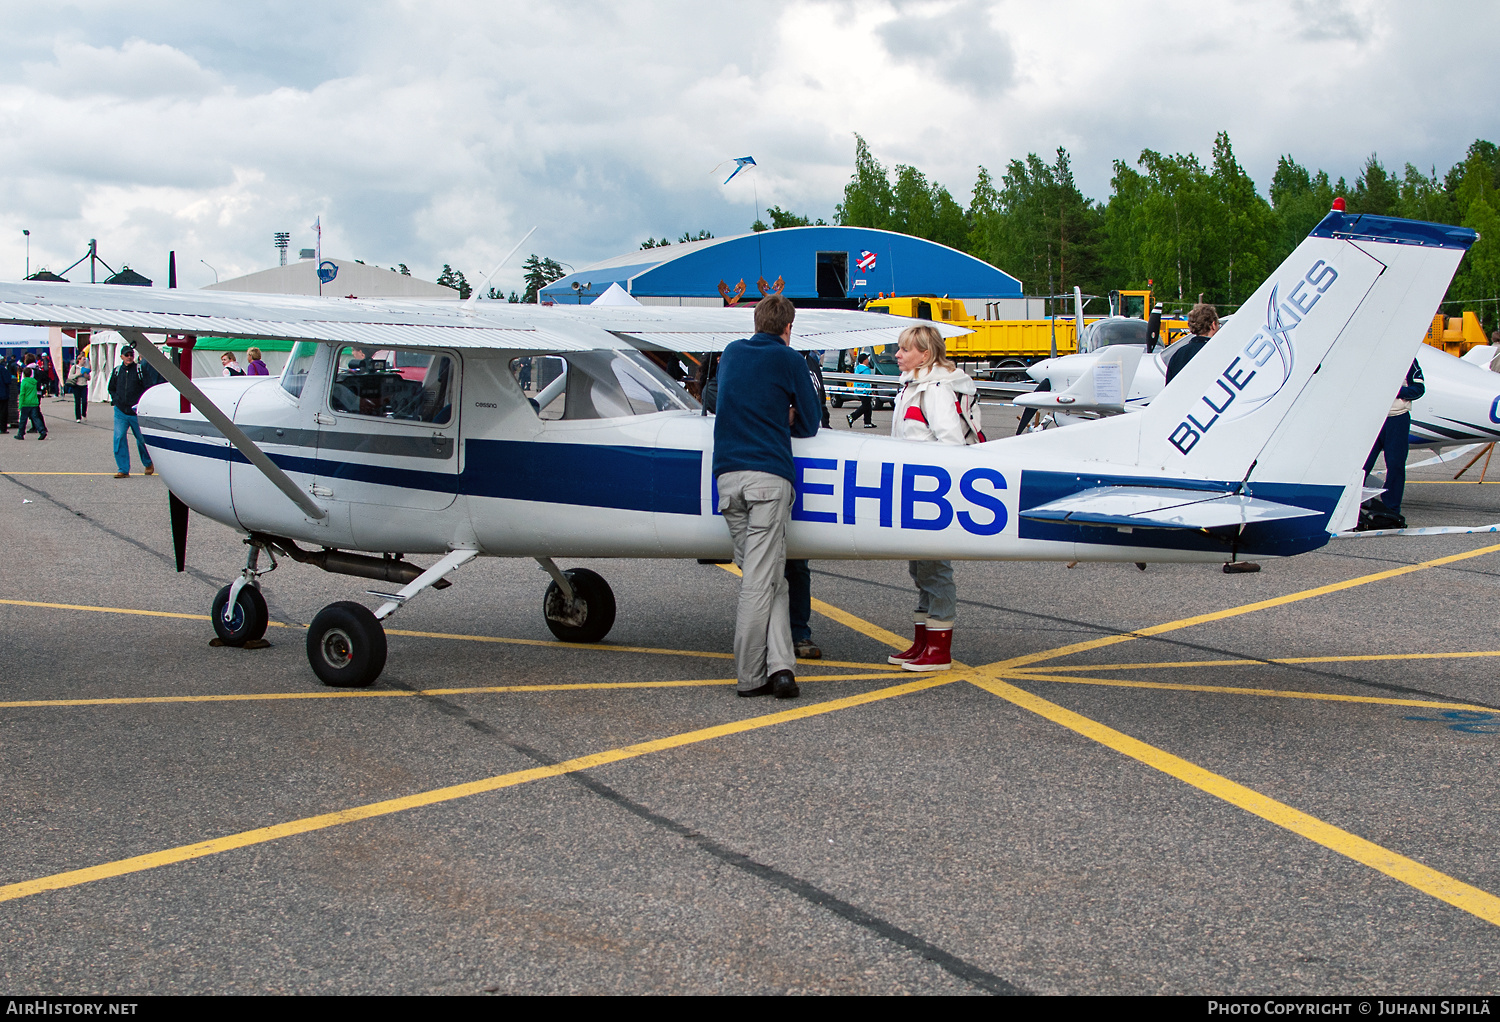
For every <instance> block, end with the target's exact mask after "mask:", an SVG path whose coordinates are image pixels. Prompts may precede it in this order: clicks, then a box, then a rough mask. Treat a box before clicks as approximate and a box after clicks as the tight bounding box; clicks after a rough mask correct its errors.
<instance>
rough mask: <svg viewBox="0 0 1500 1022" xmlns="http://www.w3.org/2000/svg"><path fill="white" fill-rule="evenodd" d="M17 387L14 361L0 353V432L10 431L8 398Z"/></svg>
mask: <svg viewBox="0 0 1500 1022" xmlns="http://www.w3.org/2000/svg"><path fill="white" fill-rule="evenodd" d="M16 389H17V384H16V372H15V363H14V362H12V361H11V360H10V356H9V355H0V433H9V432H10V398H11V392H12V391H14V390H16Z"/></svg>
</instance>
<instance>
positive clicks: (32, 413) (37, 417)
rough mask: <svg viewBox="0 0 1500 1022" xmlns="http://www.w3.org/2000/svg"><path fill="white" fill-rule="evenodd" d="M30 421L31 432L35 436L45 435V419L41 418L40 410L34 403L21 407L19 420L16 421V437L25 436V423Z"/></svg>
mask: <svg viewBox="0 0 1500 1022" xmlns="http://www.w3.org/2000/svg"><path fill="white" fill-rule="evenodd" d="M28 422H29V423H31V429H32V432H34V433H36V435H37V436H46V435H47V421H46V420H45V419H43V418H42V410H41V409H40V408H39V407H37V406H36V405H28V406H27V407H25V408H22V409H21V421H20V422H18V423H16V438H17V439H21V438H23V437H25V436H26V424H27V423H28Z"/></svg>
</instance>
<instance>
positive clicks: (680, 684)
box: [0, 671, 892, 705]
mask: <svg viewBox="0 0 1500 1022" xmlns="http://www.w3.org/2000/svg"><path fill="white" fill-rule="evenodd" d="M891 677H892V675H891V672H890V671H879V672H877V673H871V674H806V675H804V674H799V675H797V682H798V683H799V684H800V683H802V682H804V681H870V680H874V679H882V678H883V679H886V680H890V678H891ZM735 683H736V679H734V678H705V679H702V680H695V681H601V682H587V681H580V682H572V683H568V684H559V685H496V686H493V687H488V688H429V689H424V690H423V691H422V692H420V693H416V694H418V695H424V696H448V695H463V694H466V693H473V694H481V695H482V694H484V693H489V692H579V691H586V690H590V689H621V688H693V687H708V686H713V685H733V684H735ZM0 705H3V704H0Z"/></svg>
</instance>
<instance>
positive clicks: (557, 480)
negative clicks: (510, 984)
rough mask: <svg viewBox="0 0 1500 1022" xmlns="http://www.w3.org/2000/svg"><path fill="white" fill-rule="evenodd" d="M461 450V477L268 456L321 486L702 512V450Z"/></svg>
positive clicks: (221, 449)
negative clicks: (344, 483)
mask: <svg viewBox="0 0 1500 1022" xmlns="http://www.w3.org/2000/svg"><path fill="white" fill-rule="evenodd" d="M146 442H147V445H148V446H150V447H156V448H160V449H162V450H167V451H179V452H181V453H183V454H192V455H196V456H198V457H201V458H213V459H215V460H218V461H230V462H236V463H238V464H241V465H248V464H249V461H247V460H246V458H245V456H244V455H243V454H241V453H240V452H239V451H237V450H235V449H234V448H233V447H228V446H220V445H218V444H211V443H203V442H201V441H198V440H190V439H187V438H185V437H176V436H162V435H160V434H148V436H147V439H146ZM464 444H465V455H466V456H465V458H464V470H463V473H462V474H458V473H452V472H422V471H418V470H415V469H405V468H392V467H389V466H386V465H366V464H361V463H359V462H352V461H335V460H330V459H326V458H306V457H300V456H297V455H291V454H281V453H271V452H267V454H268V456H269V457H270V459H271V460H272V461H273V462H274V463H275V464H276V465H278V466H279V467H281V468H282V469H284V470H286V471H288V472H301V473H304V474H306V475H311V476H316V477H317V478H319V479H347V480H351V481H354V482H361V483H373V484H375V485H378V486H399V487H401V488H403V489H409V490H431V491H433V492H436V493H463V494H468V495H471V496H476V497H499V498H504V499H508V500H529V501H538V502H542V503H550V504H574V505H578V506H582V507H605V508H618V509H620V510H624V511H659V512H662V513H665V514H678V515H697V514H702V513H703V508H702V502H701V499H700V496H699V494H700V491H701V489H702V466H703V452H702V451H697V450H681V449H676V448H652V447H625V446H616V445H613V444H560V443H539V442H537V441H532V440H466V441H464Z"/></svg>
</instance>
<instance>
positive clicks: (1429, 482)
mask: <svg viewBox="0 0 1500 1022" xmlns="http://www.w3.org/2000/svg"><path fill="white" fill-rule="evenodd" d="M1406 485H1407V486H1500V482H1494V483H1492V482H1489V481H1484V482H1480V481H1479V480H1478V479H1408V480H1407V481H1406Z"/></svg>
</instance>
